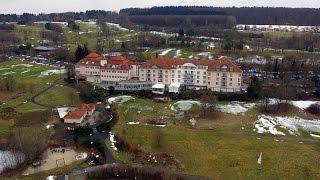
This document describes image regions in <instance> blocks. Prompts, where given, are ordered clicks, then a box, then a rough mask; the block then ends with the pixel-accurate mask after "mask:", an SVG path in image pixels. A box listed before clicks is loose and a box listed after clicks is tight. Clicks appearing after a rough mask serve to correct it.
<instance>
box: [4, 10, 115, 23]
mask: <svg viewBox="0 0 320 180" xmlns="http://www.w3.org/2000/svg"><path fill="white" fill-rule="evenodd" d="M119 18H121V15H119V14H118V13H116V12H111V11H103V10H90V11H86V12H66V13H50V14H38V15H36V14H30V13H23V14H22V15H16V14H0V22H18V23H20V24H28V23H33V22H35V21H74V20H88V19H106V20H108V21H110V22H115V21H119Z"/></svg>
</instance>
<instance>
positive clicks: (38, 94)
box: [19, 78, 61, 108]
mask: <svg viewBox="0 0 320 180" xmlns="http://www.w3.org/2000/svg"><path fill="white" fill-rule="evenodd" d="M60 80H61V78H60V79H57V80H55V81H54V82H53V83H52V84H51V85H50V86H48V87H46V88H44V89H42V90H41V91H39V92H37V93H36V94H34V95H32V96H31V97H30V98H29V99H28V100H27V101H28V102H32V103H34V104H36V105H38V106H41V107H44V108H54V106H50V105H46V104H42V103H40V102H38V101H36V98H37V97H38V96H40V95H41V94H43V93H45V92H46V91H48V90H49V89H51V88H53V87H55V86H56V85H57V84H59V83H58V81H60ZM22 104H23V103H21V104H19V105H22Z"/></svg>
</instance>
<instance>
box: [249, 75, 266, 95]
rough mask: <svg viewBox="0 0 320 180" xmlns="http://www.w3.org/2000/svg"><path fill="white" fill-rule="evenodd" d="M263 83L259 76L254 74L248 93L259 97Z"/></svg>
mask: <svg viewBox="0 0 320 180" xmlns="http://www.w3.org/2000/svg"><path fill="white" fill-rule="evenodd" d="M261 89H262V87H261V83H260V80H259V78H258V77H256V76H254V77H253V78H252V81H251V83H250V85H249V87H248V89H247V92H248V95H249V96H250V97H252V98H259V97H260V95H261Z"/></svg>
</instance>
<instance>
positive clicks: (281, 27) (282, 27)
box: [236, 24, 320, 32]
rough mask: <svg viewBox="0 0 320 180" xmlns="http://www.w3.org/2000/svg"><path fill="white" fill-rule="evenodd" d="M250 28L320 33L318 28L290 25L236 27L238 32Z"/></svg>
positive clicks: (240, 25) (241, 25)
mask: <svg viewBox="0 0 320 180" xmlns="http://www.w3.org/2000/svg"><path fill="white" fill-rule="evenodd" d="M246 26H247V27H249V29H257V30H279V31H294V32H304V31H306V32H310V31H317V32H318V31H319V30H320V29H319V27H318V26H290V25H245V24H238V25H237V26H236V29H237V30H245V27H246Z"/></svg>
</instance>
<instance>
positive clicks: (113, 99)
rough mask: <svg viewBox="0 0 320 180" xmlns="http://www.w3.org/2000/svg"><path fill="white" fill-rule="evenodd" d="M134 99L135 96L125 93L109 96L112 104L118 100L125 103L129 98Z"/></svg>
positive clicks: (109, 101)
mask: <svg viewBox="0 0 320 180" xmlns="http://www.w3.org/2000/svg"><path fill="white" fill-rule="evenodd" d="M132 99H134V97H132V96H126V95H123V96H117V97H111V98H109V99H108V103H109V104H112V103H114V102H116V103H119V104H123V103H125V102H127V101H129V100H132Z"/></svg>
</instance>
